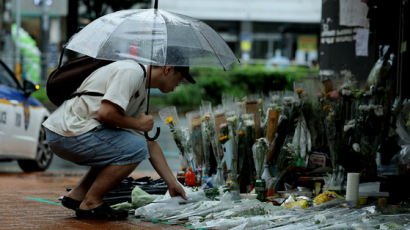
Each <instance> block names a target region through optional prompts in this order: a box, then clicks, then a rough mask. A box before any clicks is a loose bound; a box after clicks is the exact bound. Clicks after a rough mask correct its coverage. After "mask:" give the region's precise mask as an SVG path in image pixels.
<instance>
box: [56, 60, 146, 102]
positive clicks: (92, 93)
mask: <svg viewBox="0 0 410 230" xmlns="http://www.w3.org/2000/svg"><path fill="white" fill-rule="evenodd" d="M60 61H61V60H60ZM138 64H139V65H140V66H141V69H142V70H143V71H144V78H146V77H147V71H146V70H145V66H144V65H142V64H140V63H138ZM137 93H138V91H137ZM83 95H87V96H93V97H102V96H104V94H103V93H99V92H90V91H83V92H75V93H72V94H71V95H70V97H69V98H67V99H66V100H70V99H72V98H75V97H81V96H83ZM136 97H138V96H136Z"/></svg>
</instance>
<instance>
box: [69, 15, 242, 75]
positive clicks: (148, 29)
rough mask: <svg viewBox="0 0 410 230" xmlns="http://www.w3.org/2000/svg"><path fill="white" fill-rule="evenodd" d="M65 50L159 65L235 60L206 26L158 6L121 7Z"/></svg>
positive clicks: (220, 63)
mask: <svg viewBox="0 0 410 230" xmlns="http://www.w3.org/2000/svg"><path fill="white" fill-rule="evenodd" d="M170 48H172V49H170ZM67 49H70V50H73V51H76V52H79V53H82V54H85V55H88V56H90V57H94V58H97V59H105V60H121V59H135V60H136V61H137V62H139V63H142V64H152V65H158V66H198V67H218V66H219V67H222V68H224V69H226V68H227V67H229V66H230V65H231V64H232V63H233V62H235V61H238V59H237V58H236V57H235V55H234V54H233V53H232V50H231V49H230V48H229V46H228V45H227V44H226V42H225V41H224V40H223V39H222V38H221V37H220V36H219V35H218V34H217V33H216V32H215V31H214V30H213V29H212V28H211V27H209V26H208V25H207V24H205V23H203V22H201V21H199V20H197V19H194V18H191V17H188V16H184V15H180V14H175V13H171V12H168V11H165V10H159V9H145V10H141V9H133V10H122V11H117V12H114V13H111V14H107V15H105V16H103V17H100V18H98V19H96V20H94V21H93V22H91V23H90V24H88V25H87V26H86V27H85V28H84V29H82V30H81V31H80V32H79V33H77V34H76V35H74V36H73V38H72V39H71V40H70V41H69V43H68V45H67ZM174 54H176V55H174ZM181 54H182V55H181Z"/></svg>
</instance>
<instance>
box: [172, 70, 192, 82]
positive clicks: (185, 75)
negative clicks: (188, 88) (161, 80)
mask: <svg viewBox="0 0 410 230" xmlns="http://www.w3.org/2000/svg"><path fill="white" fill-rule="evenodd" d="M174 70H175V71H177V72H180V73H181V75H182V77H183V78H185V79H186V80H187V81H188V82H189V83H192V84H195V83H196V81H195V80H194V78H193V77H192V76H191V74H190V73H189V67H187V66H175V67H174Z"/></svg>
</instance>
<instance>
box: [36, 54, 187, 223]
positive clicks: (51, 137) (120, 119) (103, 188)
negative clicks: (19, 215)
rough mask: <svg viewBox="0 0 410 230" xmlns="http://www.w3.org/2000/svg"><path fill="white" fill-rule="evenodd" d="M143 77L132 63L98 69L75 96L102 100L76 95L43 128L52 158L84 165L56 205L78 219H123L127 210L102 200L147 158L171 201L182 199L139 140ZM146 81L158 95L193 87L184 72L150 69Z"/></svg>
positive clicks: (149, 122)
mask: <svg viewBox="0 0 410 230" xmlns="http://www.w3.org/2000/svg"><path fill="white" fill-rule="evenodd" d="M148 68H149V66H148V67H147V69H148ZM147 72H148V71H147ZM148 74H149V73H148ZM148 77H149V76H148ZM148 77H146V76H145V74H144V70H143V68H142V67H141V66H140V65H139V64H138V63H136V62H135V61H133V60H122V61H116V62H113V63H111V64H109V65H106V66H104V67H101V68H99V69H97V70H96V71H94V72H93V73H92V74H91V75H90V76H89V77H87V78H86V79H85V80H84V82H83V83H82V84H81V86H80V87H79V88H78V90H77V92H85V91H88V92H99V93H102V94H103V95H104V96H89V95H81V96H77V97H74V98H72V99H69V100H66V101H65V102H64V103H63V104H62V105H61V106H60V107H59V108H58V109H57V110H56V111H55V112H54V113H53V114H52V115H51V116H50V117H49V118H48V119H47V120H46V121H45V122H44V123H43V125H44V127H46V129H47V134H46V135H47V141H48V143H49V145H50V147H51V149H52V151H53V152H54V153H55V154H56V155H58V156H59V157H61V158H63V159H65V160H68V161H71V162H74V163H76V164H79V165H88V166H90V168H89V170H88V172H87V173H86V175H85V176H84V177H83V178H82V179H81V180H80V181H79V182H78V184H77V185H76V186H75V187H74V188H73V189H72V190H71V191H69V192H68V194H66V195H65V196H64V197H63V199H62V205H63V206H64V207H66V208H69V209H73V210H75V211H76V216H77V217H79V218H86V219H124V218H127V216H128V212H127V211H119V210H114V209H112V208H111V207H109V206H108V205H107V204H105V203H103V197H104V195H105V194H106V193H107V192H108V191H109V190H110V189H112V188H113V187H115V186H116V185H118V184H119V183H120V182H121V181H122V180H123V179H124V178H126V177H127V176H128V175H129V174H130V173H132V171H133V170H134V169H135V168H136V167H137V166H138V164H139V163H140V162H141V161H143V160H145V159H147V158H149V159H150V162H151V164H152V165H153V167H154V169H155V170H156V171H157V172H158V174H159V175H160V176H161V177H162V178H163V179H164V180H165V182H166V184H167V185H168V189H169V192H170V194H171V196H178V195H180V196H182V197H183V198H185V199H186V195H185V192H184V190H183V188H182V186H181V185H180V184H178V183H177V181H176V178H175V177H174V175H173V173H172V171H171V170H170V168H169V166H168V164H167V162H166V160H165V157H164V155H163V152H162V150H161V148H160V146H159V145H158V143H157V142H155V141H146V140H145V138H144V137H143V135H141V134H142V133H143V132H144V131H150V130H151V129H152V128H153V126H154V121H153V117H152V116H151V115H146V114H144V110H145V108H146V89H147V87H148V81H147V80H146V79H147V78H148ZM151 79H152V83H151V88H158V89H160V90H161V91H162V92H164V93H167V92H171V91H173V90H174V89H175V87H176V86H177V85H178V84H179V83H180V82H181V81H184V80H185V81H189V82H191V83H195V81H194V80H193V79H192V77H191V76H190V75H189V70H188V67H174V66H165V67H153V68H152V72H151Z"/></svg>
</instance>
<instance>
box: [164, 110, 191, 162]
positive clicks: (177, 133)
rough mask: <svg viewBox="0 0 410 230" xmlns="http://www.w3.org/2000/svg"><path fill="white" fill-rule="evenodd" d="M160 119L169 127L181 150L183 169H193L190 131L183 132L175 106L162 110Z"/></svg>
mask: <svg viewBox="0 0 410 230" xmlns="http://www.w3.org/2000/svg"><path fill="white" fill-rule="evenodd" d="M158 113H159V116H160V118H161V119H162V120H163V121H164V123H165V124H166V125H168V127H169V129H170V131H171V134H172V137H173V138H174V141H175V144H176V146H177V148H178V150H179V154H180V160H181V167H182V168H183V169H187V168H189V167H191V162H192V153H191V152H190V150H189V149H190V147H191V146H190V144H189V135H188V130H187V129H185V130H183V129H182V128H181V126H179V125H178V124H179V119H178V114H177V110H176V107H175V106H169V107H165V108H163V109H161V110H160V111H159V112H158Z"/></svg>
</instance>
